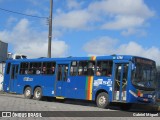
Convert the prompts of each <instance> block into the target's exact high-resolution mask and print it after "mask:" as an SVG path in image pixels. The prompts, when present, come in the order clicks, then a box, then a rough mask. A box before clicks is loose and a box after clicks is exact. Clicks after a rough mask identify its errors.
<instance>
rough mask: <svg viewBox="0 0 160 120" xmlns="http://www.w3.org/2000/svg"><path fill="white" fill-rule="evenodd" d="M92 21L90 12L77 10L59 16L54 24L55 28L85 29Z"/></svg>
mask: <svg viewBox="0 0 160 120" xmlns="http://www.w3.org/2000/svg"><path fill="white" fill-rule="evenodd" d="M90 20H92V17H90V14H89V13H88V12H86V11H84V10H75V11H71V12H69V13H61V14H59V15H57V16H56V17H55V19H54V23H53V24H54V26H55V27H62V28H69V29H83V28H86V26H87V25H88V24H87V23H88V21H90Z"/></svg>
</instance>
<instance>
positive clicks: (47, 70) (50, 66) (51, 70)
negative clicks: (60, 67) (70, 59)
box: [42, 62, 56, 75]
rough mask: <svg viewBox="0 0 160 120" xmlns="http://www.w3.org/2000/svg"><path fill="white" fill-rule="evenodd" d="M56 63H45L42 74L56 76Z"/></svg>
mask: <svg viewBox="0 0 160 120" xmlns="http://www.w3.org/2000/svg"><path fill="white" fill-rule="evenodd" d="M55 68H56V63H55V62H43V65H42V74H45V75H46V74H47V75H53V74H55Z"/></svg>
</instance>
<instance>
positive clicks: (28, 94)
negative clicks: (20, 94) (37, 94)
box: [24, 87, 32, 99]
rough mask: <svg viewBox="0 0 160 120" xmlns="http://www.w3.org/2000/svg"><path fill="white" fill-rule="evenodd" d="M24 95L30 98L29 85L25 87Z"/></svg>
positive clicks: (30, 90)
mask: <svg viewBox="0 0 160 120" xmlns="http://www.w3.org/2000/svg"><path fill="white" fill-rule="evenodd" d="M24 97H25V98H27V99H32V89H31V88H30V87H26V88H25V90H24Z"/></svg>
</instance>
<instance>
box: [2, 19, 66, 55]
mask: <svg viewBox="0 0 160 120" xmlns="http://www.w3.org/2000/svg"><path fill="white" fill-rule="evenodd" d="M0 37H1V38H2V39H3V41H5V42H7V43H9V44H12V45H13V48H14V51H15V52H16V53H22V54H26V55H27V56H28V57H30V58H36V57H45V56H47V50H48V32H47V31H40V32H39V31H36V30H34V29H33V28H32V27H31V24H30V22H29V21H28V20H27V19H21V20H20V21H19V22H18V23H17V24H16V25H15V26H14V27H13V29H12V30H11V31H8V30H4V31H0ZM67 50H68V45H67V44H66V43H65V42H64V41H62V40H52V57H60V56H65V55H66V54H67V53H66V51H67Z"/></svg>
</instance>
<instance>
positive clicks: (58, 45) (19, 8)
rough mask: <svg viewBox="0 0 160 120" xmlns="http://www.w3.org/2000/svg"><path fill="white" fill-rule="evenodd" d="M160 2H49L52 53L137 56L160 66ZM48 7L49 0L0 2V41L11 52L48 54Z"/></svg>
mask: <svg viewBox="0 0 160 120" xmlns="http://www.w3.org/2000/svg"><path fill="white" fill-rule="evenodd" d="M159 5H160V0H53V27H52V29H53V31H52V57H68V56H75V57H79V56H80V57H81V56H91V55H96V56H98V55H112V54H120V55H136V56H142V57H147V58H150V59H153V60H155V61H156V62H157V64H159V65H160V32H159V31H160V7H159ZM1 9H6V10H10V11H14V12H20V13H23V14H27V15H33V16H39V17H43V18H36V17H30V16H25V15H19V14H14V13H11V12H6V11H3V10H1ZM49 9H50V0H0V40H2V41H4V42H7V43H8V51H9V52H12V53H19V54H25V55H27V56H28V58H37V57H46V56H47V50H48V48H47V47H48V22H47V18H48V17H49Z"/></svg>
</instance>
